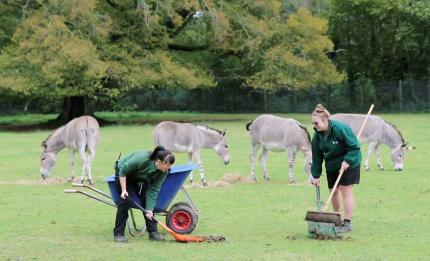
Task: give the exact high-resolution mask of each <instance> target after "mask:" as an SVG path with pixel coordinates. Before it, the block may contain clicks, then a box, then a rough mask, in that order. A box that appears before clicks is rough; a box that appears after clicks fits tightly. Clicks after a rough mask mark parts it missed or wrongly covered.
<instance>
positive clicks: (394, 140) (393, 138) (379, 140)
mask: <svg viewBox="0 0 430 261" xmlns="http://www.w3.org/2000/svg"><path fill="white" fill-rule="evenodd" d="M365 117H366V115H362V114H346V113H339V114H333V115H331V119H333V120H338V121H342V122H344V123H346V124H347V125H349V126H350V127H351V128H352V130H353V131H354V133H355V134H357V133H358V131H359V129H360V127H361V124H362V123H363V121H364V118H365ZM360 142H361V143H369V145H368V148H367V156H366V159H365V161H364V167H365V169H366V170H369V159H370V156H371V155H372V153H373V152H374V151H375V152H376V160H377V163H378V168H379V169H380V170H383V169H384V167H383V166H382V162H381V152H380V150H379V145H381V144H383V143H385V144H387V145H388V146H389V147H390V148H391V160H392V161H393V164H394V170H395V171H401V170H403V167H404V161H405V154H406V151H408V150H412V149H415V147H411V146H407V143H406V142H405V140H404V139H403V136H402V134H401V133H400V130H399V129H398V128H397V127H396V126H395V125H394V124H392V123H390V122H388V121H385V120H383V119H382V118H380V117H378V116H369V119H368V120H367V123H366V126H365V128H364V129H363V132H362V133H361V136H360Z"/></svg>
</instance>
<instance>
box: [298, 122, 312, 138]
mask: <svg viewBox="0 0 430 261" xmlns="http://www.w3.org/2000/svg"><path fill="white" fill-rule="evenodd" d="M297 125H299V127H300V128H302V129H303V130H304V131H305V132H306V134H307V136H308V140H309V142H310V143H312V141H311V135H310V134H309V131H308V129H307V128H306V127H305V126H303V125H302V124H300V122H297Z"/></svg>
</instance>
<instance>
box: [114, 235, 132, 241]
mask: <svg viewBox="0 0 430 261" xmlns="http://www.w3.org/2000/svg"><path fill="white" fill-rule="evenodd" d="M113 241H115V242H117V243H127V242H128V240H127V238H126V237H125V236H119V235H118V236H114V237H113Z"/></svg>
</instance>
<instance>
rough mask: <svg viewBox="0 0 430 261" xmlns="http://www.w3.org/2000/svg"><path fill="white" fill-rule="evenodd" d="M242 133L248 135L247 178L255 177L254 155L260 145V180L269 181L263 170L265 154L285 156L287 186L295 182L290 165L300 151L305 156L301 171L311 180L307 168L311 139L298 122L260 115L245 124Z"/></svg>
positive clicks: (310, 157)
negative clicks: (261, 174)
mask: <svg viewBox="0 0 430 261" xmlns="http://www.w3.org/2000/svg"><path fill="white" fill-rule="evenodd" d="M246 130H249V132H250V135H251V147H252V148H251V155H250V162H251V178H252V179H253V180H255V181H256V180H257V179H256V177H255V166H254V162H255V156H256V154H257V152H258V149H259V148H260V146H262V147H263V152H262V153H261V155H260V164H261V167H262V169H263V177H264V179H265V180H269V176H268V175H267V170H266V160H267V156H268V153H269V151H273V152H283V151H286V152H287V153H288V166H289V172H288V177H289V183H291V184H293V183H295V177H294V163H295V160H296V154H297V152H298V151H299V150H300V151H302V152H303V154H304V156H305V172H306V173H307V175H308V178H309V181H310V180H311V177H312V176H311V165H312V149H311V138H310V136H309V132H308V131H307V129H306V127H304V126H303V125H302V124H300V122H298V121H296V120H294V119H289V118H281V117H277V116H274V115H269V114H263V115H260V116H258V117H257V118H256V119H255V120H254V121H252V122H249V123H248V124H247V125H246Z"/></svg>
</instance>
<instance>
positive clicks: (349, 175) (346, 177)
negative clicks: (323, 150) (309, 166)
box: [327, 166, 360, 189]
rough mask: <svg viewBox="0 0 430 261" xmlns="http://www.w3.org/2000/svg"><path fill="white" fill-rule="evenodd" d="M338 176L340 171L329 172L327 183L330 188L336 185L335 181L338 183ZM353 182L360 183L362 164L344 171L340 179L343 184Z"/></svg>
mask: <svg viewBox="0 0 430 261" xmlns="http://www.w3.org/2000/svg"><path fill="white" fill-rule="evenodd" d="M338 176H339V172H327V184H328V188H329V189H332V188H333V187H334V183H336V179H337V177H338ZM353 184H360V166H358V167H356V168H353V169H347V170H346V171H344V172H343V174H342V177H341V178H340V181H339V185H343V186H348V185H353Z"/></svg>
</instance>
